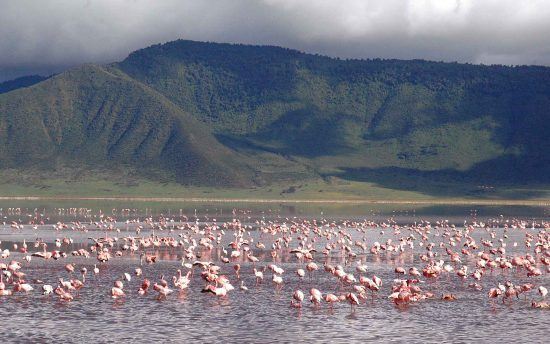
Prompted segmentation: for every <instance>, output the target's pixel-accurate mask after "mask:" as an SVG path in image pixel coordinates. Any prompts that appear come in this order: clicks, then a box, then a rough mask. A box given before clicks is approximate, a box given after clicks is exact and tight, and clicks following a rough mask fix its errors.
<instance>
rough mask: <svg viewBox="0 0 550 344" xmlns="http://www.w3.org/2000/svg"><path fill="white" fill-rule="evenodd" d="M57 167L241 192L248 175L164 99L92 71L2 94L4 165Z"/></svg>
mask: <svg viewBox="0 0 550 344" xmlns="http://www.w3.org/2000/svg"><path fill="white" fill-rule="evenodd" d="M58 160H61V163H62V164H64V165H67V166H75V165H76V166H79V165H81V164H84V165H88V166H90V165H93V166H95V165H98V164H99V165H102V166H103V167H104V168H106V169H109V166H111V165H115V166H119V165H128V166H130V167H134V168H136V169H138V170H141V171H143V172H144V174H145V175H147V174H149V175H152V174H158V175H159V176H162V177H164V178H169V179H170V178H172V179H173V180H177V181H179V182H183V183H201V182H203V181H204V180H210V181H211V183H212V184H215V185H231V186H236V185H241V186H245V185H250V176H251V175H252V173H253V170H251V169H250V168H249V167H247V166H246V165H245V164H243V163H242V160H243V159H242V158H241V157H239V156H237V154H235V153H234V152H232V151H231V150H230V149H228V148H226V147H224V146H223V145H221V144H220V143H219V142H218V141H217V140H216V139H215V138H214V137H213V136H212V134H211V133H210V132H209V131H208V129H207V128H205V126H204V125H202V124H201V123H199V122H197V121H196V120H195V119H193V118H192V117H191V116H189V115H188V114H186V113H185V112H184V111H182V110H181V109H180V108H178V107H177V106H175V105H174V104H172V103H171V102H170V101H169V100H167V99H166V98H165V97H163V96H162V95H160V94H158V93H157V92H155V91H154V90H151V89H150V88H148V87H147V86H145V85H142V84H140V83H138V82H136V81H134V80H132V79H130V78H128V77H127V76H126V75H124V74H123V73H121V72H119V71H117V70H114V69H109V68H105V67H100V66H94V65H86V66H83V67H80V68H76V69H73V70H70V71H67V72H65V73H61V74H59V75H57V76H54V77H52V78H50V79H48V80H46V81H44V82H41V83H38V84H36V85H34V86H31V87H28V88H22V89H19V90H16V91H13V92H9V93H6V94H3V95H0V162H1V164H2V166H3V167H8V168H29V167H33V166H35V167H36V166H38V168H43V167H47V166H54V167H55V165H56V163H57V162H58ZM151 173H152V174H151Z"/></svg>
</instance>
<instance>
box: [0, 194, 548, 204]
mask: <svg viewBox="0 0 550 344" xmlns="http://www.w3.org/2000/svg"><path fill="white" fill-rule="evenodd" d="M45 200H49V201H128V202H182V203H185V202H208V203H311V204H316V203H319V204H414V205H416V204H417V205H423V204H425V205H488V206H492V205H494V206H500V205H502V206H505V205H509V206H550V200H486V199H472V200H452V199H449V200H448V199H442V200H402V199H396V200H370V199H261V198H197V197H190V198H186V197H74V196H0V201H45Z"/></svg>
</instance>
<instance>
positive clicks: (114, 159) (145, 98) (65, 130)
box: [0, 40, 550, 189]
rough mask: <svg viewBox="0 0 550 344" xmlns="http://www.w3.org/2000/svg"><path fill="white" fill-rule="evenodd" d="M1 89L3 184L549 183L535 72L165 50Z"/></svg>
mask: <svg viewBox="0 0 550 344" xmlns="http://www.w3.org/2000/svg"><path fill="white" fill-rule="evenodd" d="M5 84H6V83H2V84H0V90H4V91H0V93H1V94H0V165H1V166H2V167H4V168H15V169H18V168H21V169H24V168H28V167H29V166H32V167H33V168H55V166H56V164H60V163H61V164H63V165H64V166H102V168H104V169H106V170H108V169H109V168H110V167H113V166H123V167H124V166H127V167H129V168H132V169H134V170H135V171H137V173H139V174H140V175H142V176H144V177H145V178H150V179H155V178H162V179H163V180H173V181H177V182H179V183H184V184H193V185H211V186H228V187H234V186H240V187H250V186H255V185H269V184H270V183H274V182H280V181H284V182H293V181H298V180H308V179H316V178H317V179H319V178H323V179H325V180H327V179H330V178H332V177H338V178H341V179H344V180H355V181H369V182H376V183H380V184H382V185H385V186H388V187H397V188H403V189H407V188H408V185H411V184H410V183H411V182H414V184H415V185H417V184H418V183H419V181H421V182H423V183H424V182H425V183H430V182H431V181H443V182H449V183H453V182H467V183H489V184H491V183H507V184H522V183H540V184H547V183H549V182H550V157H549V154H548V152H549V151H550V144H549V140H548V139H547V137H548V134H549V133H550V68H546V67H537V66H522V67H505V66H482V65H470V64H458V63H441V62H428V61H421V60H413V61H402V60H341V59H333V58H328V57H324V56H318V55H311V54H306V53H302V52H298V51H295V50H290V49H285V48H279V47H272V46H249V45H232V44H220V43H204V42H194V41H184V40H179V41H174V42H169V43H166V44H159V45H154V46H151V47H148V48H145V49H142V50H138V51H136V52H133V53H131V54H130V55H129V56H128V57H127V58H126V59H125V60H123V61H121V62H118V63H113V64H110V65H107V66H98V65H85V66H81V67H78V68H75V69H71V70H68V71H66V72H63V73H60V74H58V75H55V76H52V77H50V78H47V79H45V80H41V79H38V78H35V77H32V78H29V79H28V80H26V79H23V80H20V82H15V83H14V82H12V83H11V84H8V86H5ZM2 85H4V86H2ZM14 85H15V86H14ZM52 166H53V167H52Z"/></svg>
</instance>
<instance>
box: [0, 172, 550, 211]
mask: <svg viewBox="0 0 550 344" xmlns="http://www.w3.org/2000/svg"><path fill="white" fill-rule="evenodd" d="M7 174H8V173H7V172H5V171H3V172H2V173H0V180H1V181H2V182H0V199H17V198H22V199H23V198H29V197H30V198H33V197H36V198H39V199H52V200H53V199H58V200H61V199H105V200H108V199H111V200H115V199H125V200H150V201H217V202H223V201H228V202H275V203H276V202H289V203H295V202H310V203H316V202H320V203H325V202H326V203H386V202H388V203H405V204H407V203H410V204H414V203H417V204H495V205H496V204H502V205H506V204H508V205H514V204H515V205H545V204H546V205H547V204H550V188H549V187H545V186H540V185H530V186H529V185H526V186H522V187H520V186H498V187H490V186H476V185H469V184H445V183H440V184H438V183H432V184H431V185H429V186H425V188H420V189H418V190H411V189H414V188H412V187H410V186H403V187H402V188H401V189H400V188H398V187H395V188H390V187H387V186H383V185H380V184H377V183H371V182H362V181H349V180H344V179H340V178H337V177H330V178H327V179H309V180H302V181H300V182H292V183H273V184H270V185H268V186H261V187H251V188H219V187H197V186H187V185H182V184H178V183H174V182H170V181H166V182H153V181H151V180H147V179H140V178H139V177H136V176H130V175H124V174H120V175H118V176H113V175H111V179H110V180H108V179H107V178H105V176H106V175H105V173H103V174H102V173H101V172H97V173H94V172H90V173H89V174H88V175H86V176H79V177H78V178H75V177H74V176H73V177H72V178H59V177H58V176H57V177H55V176H53V177H50V178H39V179H38V178H36V176H35V175H26V176H25V178H18V179H17V181H14V179H13V176H12V177H11V178H10V176H8V175H7ZM93 175H95V177H93ZM396 185H398V184H396Z"/></svg>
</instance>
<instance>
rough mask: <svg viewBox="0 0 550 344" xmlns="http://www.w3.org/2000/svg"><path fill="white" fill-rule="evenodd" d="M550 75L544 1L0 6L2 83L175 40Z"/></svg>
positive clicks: (145, 0)
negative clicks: (517, 68)
mask: <svg viewBox="0 0 550 344" xmlns="http://www.w3.org/2000/svg"><path fill="white" fill-rule="evenodd" d="M180 38H181V39H191V40H199V41H214V42H230V43H249V44H261V45H279V46H284V47H288V48H294V49H298V50H301V51H305V52H311V53H320V54H324V55H329V56H334V57H341V58H398V59H426V60H435V61H449V62H452V61H458V62H470V63H483V64H507V65H518V64H530V65H531V64H536V65H549V66H550V1H548V0H0V80H6V79H10V78H13V77H17V76H20V75H25V74H33V73H38V74H49V73H52V72H58V71H61V70H63V69H66V68H69V67H71V66H75V65H79V64H82V63H108V62H113V61H119V60H121V59H123V58H124V57H125V56H127V55H128V53H130V52H131V51H134V50H137V49H140V48H144V47H147V46H149V45H151V44H156V43H162V42H167V41H171V40H175V39H180Z"/></svg>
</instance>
